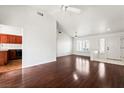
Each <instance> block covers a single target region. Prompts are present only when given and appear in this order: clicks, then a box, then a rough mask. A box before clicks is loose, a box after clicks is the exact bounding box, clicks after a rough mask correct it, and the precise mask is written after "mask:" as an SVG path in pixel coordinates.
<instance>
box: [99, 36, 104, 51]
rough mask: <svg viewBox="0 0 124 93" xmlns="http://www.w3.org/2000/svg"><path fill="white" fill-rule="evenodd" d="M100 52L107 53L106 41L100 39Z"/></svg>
mask: <svg viewBox="0 0 124 93" xmlns="http://www.w3.org/2000/svg"><path fill="white" fill-rule="evenodd" d="M99 49H100V50H99V51H100V53H105V39H104V38H102V39H100V48H99Z"/></svg>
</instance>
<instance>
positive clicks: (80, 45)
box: [77, 40, 82, 51]
mask: <svg viewBox="0 0 124 93" xmlns="http://www.w3.org/2000/svg"><path fill="white" fill-rule="evenodd" d="M81 50H82V41H81V40H77V51H81Z"/></svg>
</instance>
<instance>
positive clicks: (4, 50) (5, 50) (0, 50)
mask: <svg viewBox="0 0 124 93" xmlns="http://www.w3.org/2000/svg"><path fill="white" fill-rule="evenodd" d="M0 51H8V50H0Z"/></svg>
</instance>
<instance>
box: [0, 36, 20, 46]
mask: <svg viewBox="0 0 124 93" xmlns="http://www.w3.org/2000/svg"><path fill="white" fill-rule="evenodd" d="M0 43H6V44H22V36H16V35H7V34H0Z"/></svg>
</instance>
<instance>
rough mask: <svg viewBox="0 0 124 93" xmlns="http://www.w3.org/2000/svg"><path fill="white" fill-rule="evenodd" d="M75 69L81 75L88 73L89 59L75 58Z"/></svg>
mask: <svg viewBox="0 0 124 93" xmlns="http://www.w3.org/2000/svg"><path fill="white" fill-rule="evenodd" d="M76 70H77V71H78V72H80V73H81V74H83V75H88V74H89V73H90V66H89V60H87V59H82V58H76Z"/></svg>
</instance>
